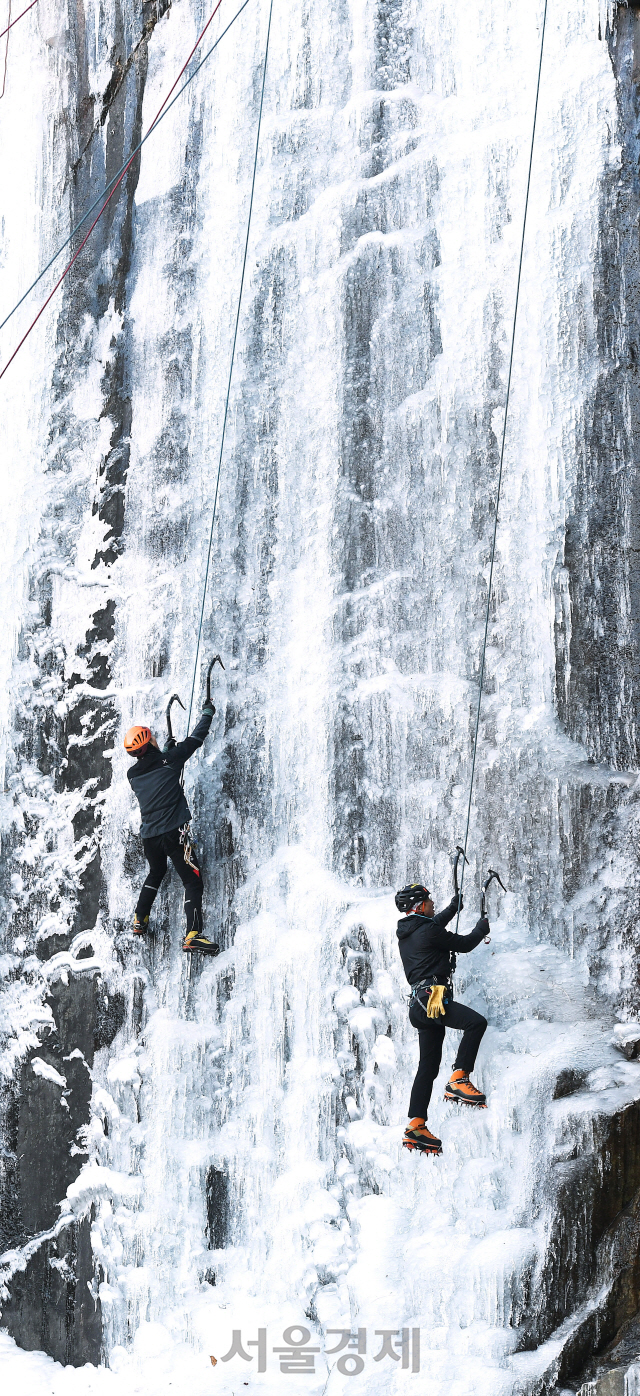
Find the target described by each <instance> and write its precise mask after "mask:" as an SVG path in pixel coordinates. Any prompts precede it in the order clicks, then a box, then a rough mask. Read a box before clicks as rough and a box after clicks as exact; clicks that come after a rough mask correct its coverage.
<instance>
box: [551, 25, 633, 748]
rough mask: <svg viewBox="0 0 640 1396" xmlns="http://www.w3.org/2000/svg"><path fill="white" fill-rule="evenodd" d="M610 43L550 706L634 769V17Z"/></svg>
mask: <svg viewBox="0 0 640 1396" xmlns="http://www.w3.org/2000/svg"><path fill="white" fill-rule="evenodd" d="M609 46H610V52H611V58H612V62H613V66H614V71H615V74H616V78H617V89H618V102H619V111H620V118H621V120H620V126H621V130H622V134H623V139H624V154H623V164H622V170H618V169H615V170H612V172H611V174H610V175H609V177H608V179H605V180H604V181H603V185H602V203H601V223H600V226H601V235H600V246H599V260H598V262H597V264H596V293H595V303H594V311H595V314H596V317H597V324H598V339H599V349H600V358H601V364H602V368H601V372H600V375H599V377H598V380H597V383H596V386H595V390H594V395H593V401H592V404H591V406H590V410H589V409H587V411H585V414H584V418H583V422H582V430H581V438H580V441H579V452H578V459H577V484H576V489H575V493H574V505H573V511H572V513H571V515H570V516H569V517H568V519H567V524H566V531H565V538H564V557H563V558H562V559H560V567H559V570H558V572H557V578H556V596H557V601H556V701H557V707H558V713H559V715H560V717H561V719H562V721H563V722H564V723H565V724H566V727H567V731H568V732H569V733H570V735H571V736H572V737H574V738H576V740H578V741H580V742H583V743H584V745H585V746H586V748H587V751H588V752H589V755H590V756H591V757H593V759H595V760H602V761H606V762H607V763H608V764H609V765H611V766H613V767H614V768H616V769H618V770H623V769H628V768H637V766H638V752H639V739H640V731H639V726H638V718H639V713H640V667H639V666H640V643H639V642H640V572H639V571H638V565H637V557H638V550H639V548H640V532H639V531H638V530H639V526H638V518H639V508H638V506H639V503H640V470H639V461H638V450H637V442H638V431H639V427H640V381H639V377H638V375H639V371H640V250H639V248H638V206H639V203H640V176H639V174H638V157H639V155H640V122H639V112H640V89H639V86H638V56H639V52H640V18H639V16H638V15H637V14H635V13H632V12H630V11H629V10H628V9H627V8H626V7H620V8H619V9H618V11H617V16H616V23H615V28H614V31H613V33H612V34H611V35H610V36H609ZM623 596H625V597H626V604H625V605H624V606H622V605H621V601H620V598H621V597H623Z"/></svg>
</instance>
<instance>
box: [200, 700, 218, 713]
mask: <svg viewBox="0 0 640 1396" xmlns="http://www.w3.org/2000/svg"><path fill="white" fill-rule="evenodd" d="M205 713H206V716H207V717H215V715H216V710H215V708H214V706H213V703H212V702H211V699H210V698H205V701H204V703H203V704H202V716H203V717H204V716H205Z"/></svg>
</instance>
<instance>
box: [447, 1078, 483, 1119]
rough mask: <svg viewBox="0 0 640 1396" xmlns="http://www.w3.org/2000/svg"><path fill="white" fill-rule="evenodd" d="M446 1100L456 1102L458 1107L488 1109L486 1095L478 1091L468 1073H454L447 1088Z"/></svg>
mask: <svg viewBox="0 0 640 1396" xmlns="http://www.w3.org/2000/svg"><path fill="white" fill-rule="evenodd" d="M444 1098H445V1100H452V1101H454V1103H455V1104H456V1105H479V1106H480V1107H481V1109H483V1110H486V1108H487V1097H486V1095H483V1094H482V1091H478V1090H476V1088H475V1086H474V1085H473V1082H472V1081H470V1080H469V1077H468V1076H467V1073H466V1071H452V1073H451V1078H450V1080H449V1081H448V1083H447V1085H446V1087H445V1092H444Z"/></svg>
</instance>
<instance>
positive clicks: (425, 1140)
mask: <svg viewBox="0 0 640 1396" xmlns="http://www.w3.org/2000/svg"><path fill="white" fill-rule="evenodd" d="M402 1147H403V1149H417V1150H418V1152H419V1153H421V1154H441V1153H442V1140H441V1139H436V1136H435V1134H432V1133H431V1130H429V1129H427V1127H426V1120H422V1119H419V1118H417V1117H416V1119H415V1120H410V1121H409V1123H408V1125H407V1128H406V1129H405V1132H404V1139H403V1141H402Z"/></svg>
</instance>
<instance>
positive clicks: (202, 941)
mask: <svg viewBox="0 0 640 1396" xmlns="http://www.w3.org/2000/svg"><path fill="white" fill-rule="evenodd" d="M182 949H183V950H199V952H200V954H201V955H219V954H220V946H219V945H214V942H213V941H212V940H209V938H208V936H206V935H203V933H202V931H200V932H198V931H191V933H190V935H188V936H187V937H186V939H185V940H184V942H183V945H182Z"/></svg>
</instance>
